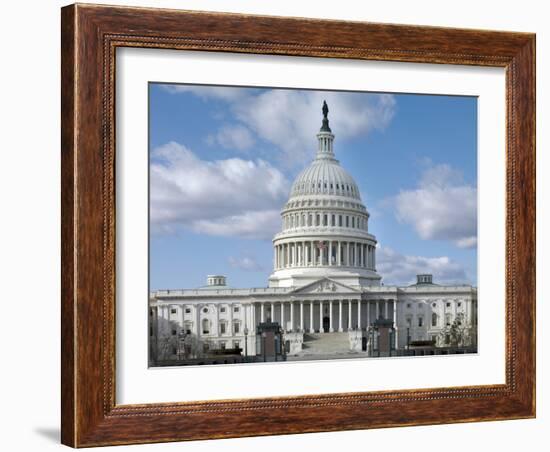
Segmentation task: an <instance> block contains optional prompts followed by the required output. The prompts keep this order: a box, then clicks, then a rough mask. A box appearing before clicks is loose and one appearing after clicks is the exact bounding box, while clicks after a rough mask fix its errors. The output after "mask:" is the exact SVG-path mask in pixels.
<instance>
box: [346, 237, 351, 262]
mask: <svg viewBox="0 0 550 452" xmlns="http://www.w3.org/2000/svg"><path fill="white" fill-rule="evenodd" d="M347 266H348V267H351V243H350V242H348V257H347Z"/></svg>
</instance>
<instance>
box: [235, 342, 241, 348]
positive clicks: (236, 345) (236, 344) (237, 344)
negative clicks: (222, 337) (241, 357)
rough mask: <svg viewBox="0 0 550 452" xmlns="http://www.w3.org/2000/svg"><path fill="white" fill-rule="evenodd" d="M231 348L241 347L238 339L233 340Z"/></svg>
mask: <svg viewBox="0 0 550 452" xmlns="http://www.w3.org/2000/svg"><path fill="white" fill-rule="evenodd" d="M233 348H241V342H240V341H233Z"/></svg>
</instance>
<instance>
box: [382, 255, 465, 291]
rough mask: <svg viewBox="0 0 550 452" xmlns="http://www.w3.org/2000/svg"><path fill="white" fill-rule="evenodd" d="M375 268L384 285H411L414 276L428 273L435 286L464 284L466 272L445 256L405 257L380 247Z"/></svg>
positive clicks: (414, 280)
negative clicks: (431, 276)
mask: <svg viewBox="0 0 550 452" xmlns="http://www.w3.org/2000/svg"><path fill="white" fill-rule="evenodd" d="M376 267H377V271H378V273H380V275H381V276H382V278H383V279H382V281H383V282H384V284H386V285H388V284H396V285H400V284H413V283H415V282H416V275H418V274H421V273H430V274H432V275H433V281H434V283H436V284H466V283H468V278H467V276H466V271H465V269H464V268H463V267H462V265H460V264H459V263H457V262H454V261H453V260H452V259H450V258H449V257H447V256H440V257H424V256H407V255H403V254H400V253H397V252H396V251H394V250H393V249H391V248H388V247H380V248H378V249H377V253H376Z"/></svg>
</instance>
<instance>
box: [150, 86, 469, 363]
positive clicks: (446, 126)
mask: <svg viewBox="0 0 550 452" xmlns="http://www.w3.org/2000/svg"><path fill="white" fill-rule="evenodd" d="M148 89H149V296H148V322H149V324H148V338H149V340H148V343H149V350H148V355H149V366H150V367H173V366H188V365H193V366H195V365H228V364H242V363H264V362H291V361H305V360H333V359H375V358H394V357H411V358H412V357H418V356H432V357H433V359H444V358H443V356H444V355H447V356H449V355H457V354H465V353H477V331H478V321H477V303H478V300H477V108H478V105H477V98H476V97H473V96H444V95H425V94H391V93H371V92H348V91H321V90H307V89H282V88H256V87H234V86H206V85H186V84H165V83H150V84H149V88H148Z"/></svg>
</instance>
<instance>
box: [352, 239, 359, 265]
mask: <svg viewBox="0 0 550 452" xmlns="http://www.w3.org/2000/svg"><path fill="white" fill-rule="evenodd" d="M353 248H354V250H353V265H354V266H355V267H357V266H358V265H359V261H358V260H357V258H358V257H359V256H358V254H357V250H358V249H359V247H358V246H357V242H356V243H355V246H354V247H353Z"/></svg>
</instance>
